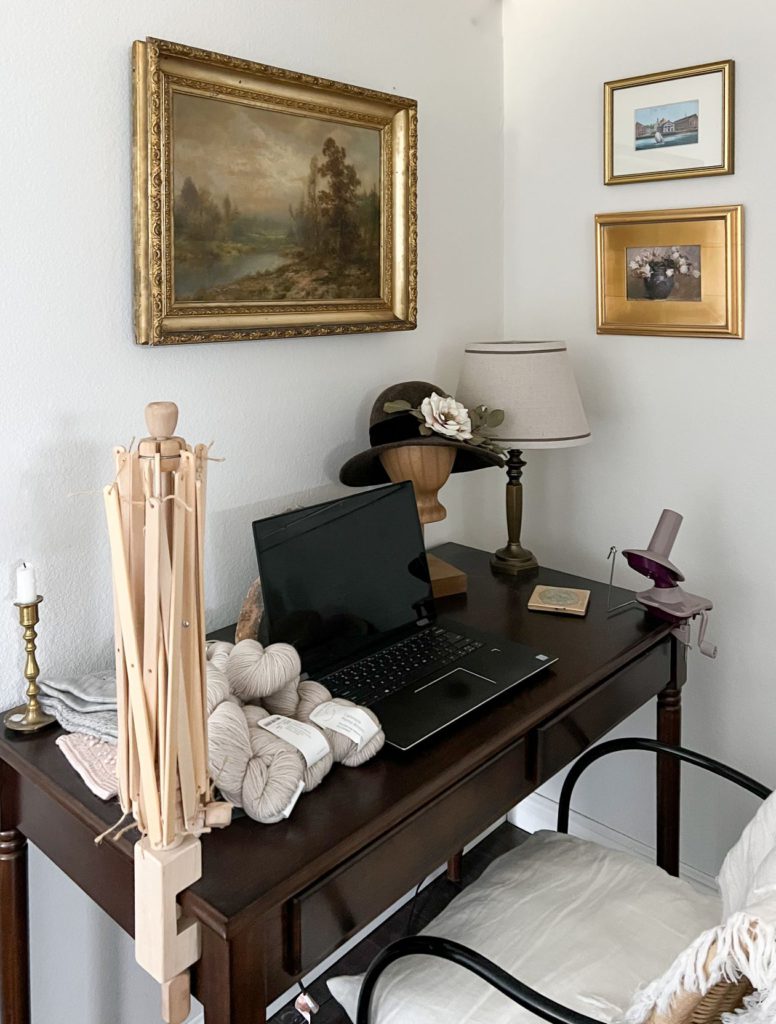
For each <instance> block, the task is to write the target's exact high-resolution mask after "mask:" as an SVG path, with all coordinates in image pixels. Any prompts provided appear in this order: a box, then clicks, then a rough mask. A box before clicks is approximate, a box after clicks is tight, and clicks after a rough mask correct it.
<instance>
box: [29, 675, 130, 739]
mask: <svg viewBox="0 0 776 1024" xmlns="http://www.w3.org/2000/svg"><path fill="white" fill-rule="evenodd" d="M38 686H39V687H40V698H39V700H40V704H41V707H42V708H43V710H44V711H45V712H46V713H47V714H49V715H53V716H54V717H55V718H56V720H57V721H58V722H59V724H60V725H61V726H62V728H63V729H67V731H68V732H85V733H86V734H87V735H89V736H97V737H98V738H99V739H103V740H107V741H108V742H112V743H115V742H116V740H117V739H118V735H119V725H118V716H117V714H116V670H115V669H112V668H110V669H104V670H103V671H101V672H90V673H89V674H88V675H84V676H79V678H78V679H61V680H59V679H57V680H54V679H39V680H38Z"/></svg>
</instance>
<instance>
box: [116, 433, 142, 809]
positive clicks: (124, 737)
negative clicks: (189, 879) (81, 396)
mask: <svg viewBox="0 0 776 1024" xmlns="http://www.w3.org/2000/svg"><path fill="white" fill-rule="evenodd" d="M113 456H114V460H115V465H116V487H117V488H118V492H119V509H120V512H121V532H122V538H123V542H124V551H125V552H126V551H128V550H129V512H128V510H129V508H130V506H131V502H132V487H131V483H132V468H131V464H130V454H129V452H128V451H127V450H126V448H121V447H116V448H114V449H113ZM113 604H114V628H115V635H116V646H117V650H118V649H119V648H121V653H120V658H121V672H119V669H118V666H117V671H116V704H117V710H118V722H119V737H118V759H119V784H120V788H121V783H122V780H123V783H124V793H123V796H121V799H120V802H121V809H122V810H123V811H124V812H125V813H126V812H127V811H129V810H130V809H132V808H134V807H137V806H138V801H139V794H140V778H139V766H138V762H137V747H136V746H135V744H134V738H133V728H132V705H131V703H130V702H129V676H128V674H127V669H126V656H125V653H124V645H123V640H122V637H121V623H120V619H119V612H118V604H117V602H116V600H115V593H114V602H113ZM122 677H123V681H122ZM122 761H124V762H125V763H124V764H123V765H122Z"/></svg>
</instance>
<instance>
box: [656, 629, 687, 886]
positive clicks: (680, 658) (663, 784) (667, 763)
mask: <svg viewBox="0 0 776 1024" xmlns="http://www.w3.org/2000/svg"><path fill="white" fill-rule="evenodd" d="M686 680H687V648H686V647H685V645H684V644H683V643H681V642H680V641H679V640H677V639H676V637H672V638H671V680H670V682H669V684H668V686H667V687H666V688H665V689H664V690H661V692H660V693H659V694H658V696H657V738H658V739H659V740H661V741H662V742H663V743H670V744H672V745H673V746H679V745H681V742H682V686H684V683H685V682H686ZM680 817H681V762H680V761H677V759H676V758H673V757H670V758H669V757H664V756H661V755H660V754H658V756H657V863H658V867H661V868H663V869H664V870H665V871H667V872H668V873H669V874H670V875H678V874H679V826H680Z"/></svg>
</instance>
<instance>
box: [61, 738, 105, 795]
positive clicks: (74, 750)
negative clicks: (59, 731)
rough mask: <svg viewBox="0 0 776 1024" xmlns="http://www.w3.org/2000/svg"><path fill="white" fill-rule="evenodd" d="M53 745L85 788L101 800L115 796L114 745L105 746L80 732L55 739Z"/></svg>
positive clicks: (98, 740) (102, 741)
mask: <svg viewBox="0 0 776 1024" xmlns="http://www.w3.org/2000/svg"><path fill="white" fill-rule="evenodd" d="M56 744H57V746H58V747H59V749H60V750H61V751H62V753H63V754H64V755H65V757H66V758H67V759H68V761H69V762H70V764H71V765H72V766H73V768H75V770H76V771H77V772H78V774H79V775H80V776H81V778H82V779H83V780H84V782H85V783H86V785H87V786H88V787H89V789H90V790H91V791H92V793H94V795H95V796H98V797H99V798H100V799H101V800H112V799H113V797H114V796H116V795H117V793H118V772H117V753H116V744H115V743H106V742H105V741H104V740H100V739H97V737H96V736H87V735H86V733H83V732H73V733H68V734H67V735H65V736H59V737H58V738H57V741H56Z"/></svg>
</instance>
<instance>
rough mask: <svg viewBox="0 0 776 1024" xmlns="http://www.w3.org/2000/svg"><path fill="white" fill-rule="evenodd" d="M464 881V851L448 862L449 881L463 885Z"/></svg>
mask: <svg viewBox="0 0 776 1024" xmlns="http://www.w3.org/2000/svg"><path fill="white" fill-rule="evenodd" d="M462 879H463V850H459V851H458V852H457V853H454V854H453V856H452V857H451V858H450V860H449V861H448V862H447V880H448V882H456V883H457V884H458V885H460V884H461V881H462Z"/></svg>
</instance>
